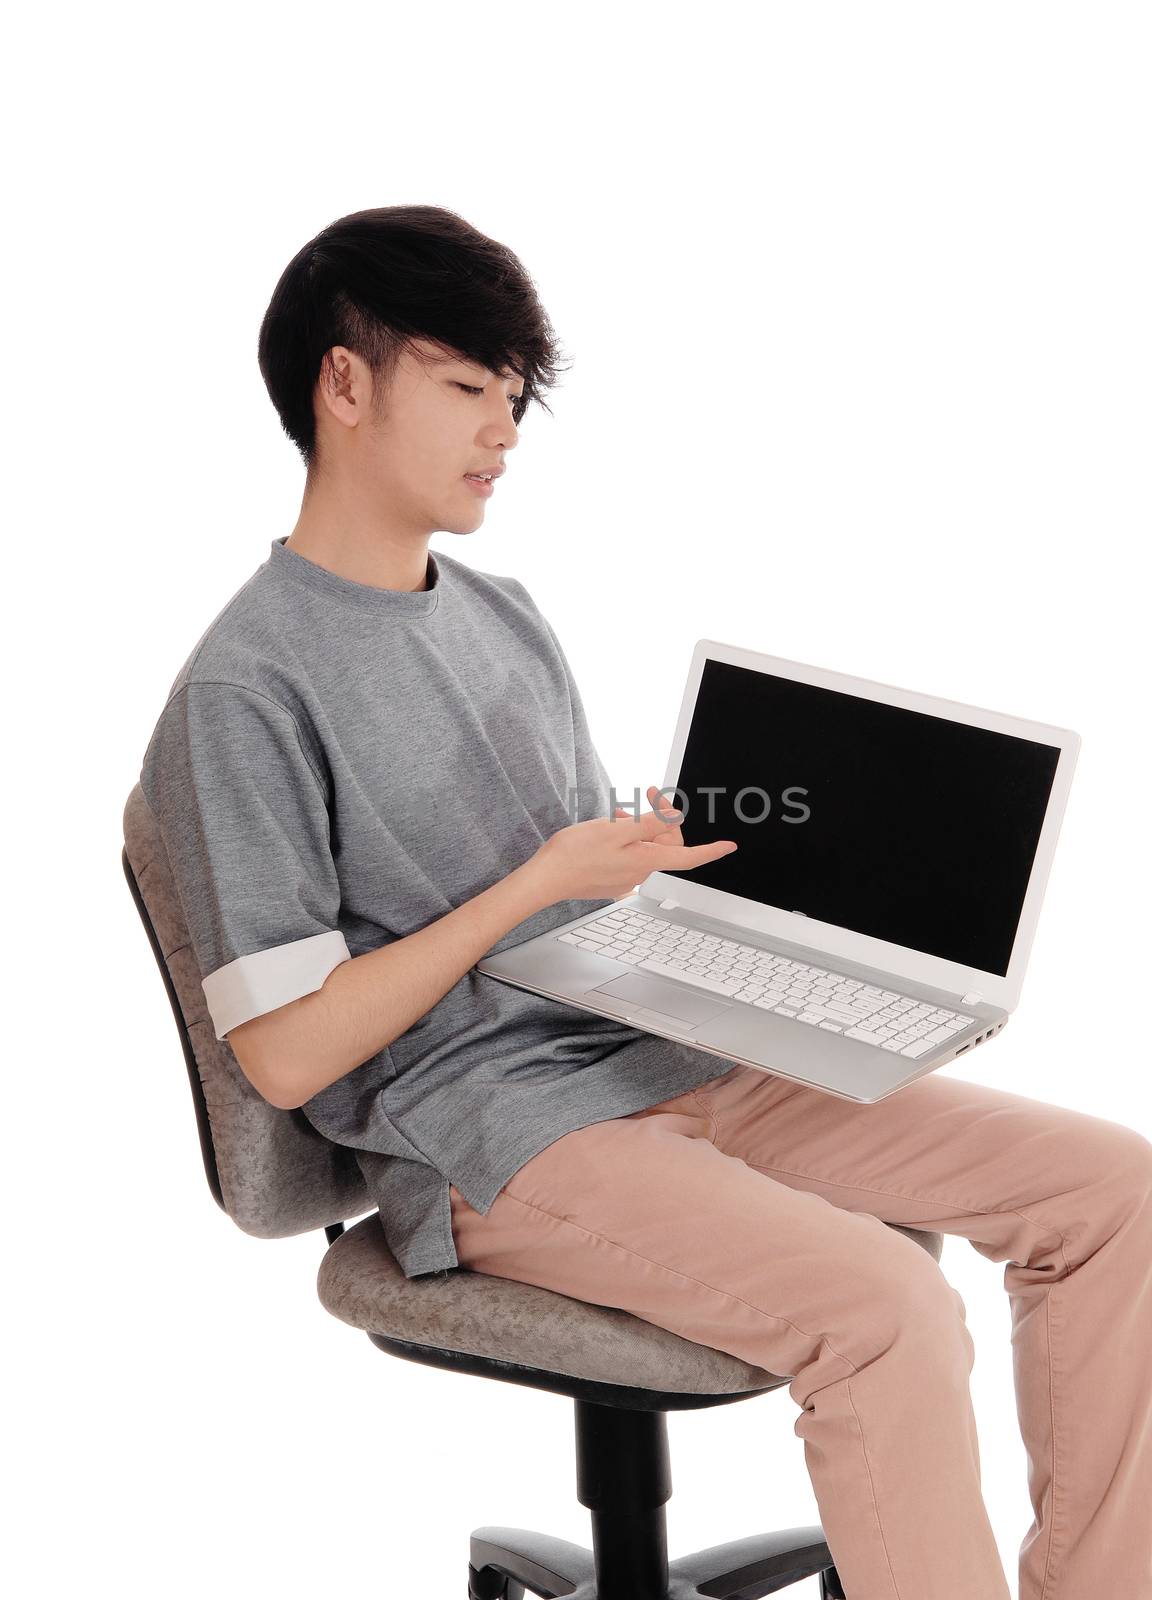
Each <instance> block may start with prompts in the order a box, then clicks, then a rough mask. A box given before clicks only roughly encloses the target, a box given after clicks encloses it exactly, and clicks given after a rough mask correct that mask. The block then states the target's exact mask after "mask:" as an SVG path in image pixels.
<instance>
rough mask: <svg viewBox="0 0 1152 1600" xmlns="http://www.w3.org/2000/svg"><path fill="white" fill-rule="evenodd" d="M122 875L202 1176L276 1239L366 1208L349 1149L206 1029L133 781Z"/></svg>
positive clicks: (257, 1230) (247, 1220)
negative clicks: (167, 1019) (159, 983)
mask: <svg viewBox="0 0 1152 1600" xmlns="http://www.w3.org/2000/svg"><path fill="white" fill-rule="evenodd" d="M122 863H123V867H124V875H125V877H126V878H127V880H128V887H129V889H130V890H131V891H132V898H133V900H134V901H135V902H136V909H137V911H139V913H140V919H141V921H142V922H143V924H144V928H145V931H146V932H147V934H148V940H149V943H150V944H151V946H152V953H153V955H154V956H155V957H156V964H157V966H158V967H159V969H160V973H161V976H162V977H163V979H164V985H165V988H166V989H167V992H168V999H169V1002H170V1003H171V1006H172V1015H173V1016H174V1017H175V1019H176V1025H177V1028H178V1029H179V1032H180V1042H181V1045H182V1046H183V1050H184V1061H185V1064H186V1066H187V1068H188V1078H189V1082H190V1083H191V1086H192V1098H193V1101H194V1102H195V1106H196V1121H197V1125H198V1127H199V1130H200V1147H201V1150H202V1152H203V1155H204V1171H205V1173H206V1175H207V1178H208V1185H209V1187H210V1189H211V1190H212V1193H213V1195H214V1196H215V1198H216V1201H217V1203H218V1204H219V1205H220V1206H221V1208H222V1209H223V1210H224V1211H226V1212H227V1213H228V1215H229V1216H230V1217H231V1218H232V1221H233V1222H235V1223H236V1225H237V1227H239V1228H242V1229H243V1230H244V1232H245V1233H250V1234H254V1235H256V1236H257V1237H258V1238H262V1239H282V1238H285V1237H287V1236H288V1235H290V1234H297V1233H307V1232H310V1231H311V1230H313V1229H315V1228H325V1227H329V1226H332V1225H333V1224H336V1223H340V1222H344V1221H345V1220H346V1219H347V1218H349V1217H358V1216H360V1215H361V1214H362V1213H363V1212H366V1211H370V1210H372V1209H373V1201H372V1200H371V1199H370V1197H369V1194H368V1190H367V1186H366V1185H365V1182H364V1177H363V1174H362V1173H361V1171H360V1168H359V1166H358V1165H357V1163H356V1158H355V1156H354V1154H353V1153H352V1151H351V1150H349V1149H347V1148H346V1147H345V1146H343V1145H338V1144H334V1143H333V1142H332V1140H330V1139H326V1138H325V1137H324V1136H323V1134H321V1133H318V1132H317V1130H316V1129H315V1128H313V1126H312V1124H311V1123H310V1122H309V1121H308V1119H307V1117H305V1116H304V1114H303V1112H302V1111H299V1110H295V1111H281V1110H280V1109H279V1108H278V1107H276V1106H273V1105H271V1104H269V1102H268V1101H267V1100H265V1099H264V1097H263V1095H261V1094H258V1093H257V1092H256V1090H255V1089H254V1088H253V1087H252V1085H251V1084H250V1083H249V1081H248V1079H247V1078H246V1077H245V1076H244V1074H243V1072H242V1071H241V1070H240V1065H239V1063H238V1062H237V1060H236V1057H235V1056H234V1055H233V1054H232V1050H231V1047H230V1046H229V1044H228V1043H227V1041H226V1040H220V1039H217V1037H216V1030H215V1028H214V1027H213V1026H212V1019H211V1017H210V1016H209V1014H208V1006H207V1002H206V1001H205V998H204V990H203V988H202V987H201V981H200V971H199V968H198V966H197V964H196V960H195V958H194V956H193V953H192V946H191V944H190V942H189V938H188V927H187V922H186V920H185V916H184V909H183V907H182V905H181V903H180V897H179V893H178V891H177V889H176V884H175V881H174V879H173V877H172V868H171V866H170V864H169V861H168V852H167V851H166V850H165V848H164V840H163V838H162V837H161V834H160V829H159V827H158V825H157V823H156V819H155V817H154V816H153V815H152V812H151V809H150V808H149V805H148V802H147V800H146V799H145V798H144V791H143V790H142V789H141V787H140V785H139V783H137V784H136V786H135V788H134V789H133V790H132V792H131V794H130V795H129V796H128V800H127V803H126V805H125V807H124V850H123V853H122Z"/></svg>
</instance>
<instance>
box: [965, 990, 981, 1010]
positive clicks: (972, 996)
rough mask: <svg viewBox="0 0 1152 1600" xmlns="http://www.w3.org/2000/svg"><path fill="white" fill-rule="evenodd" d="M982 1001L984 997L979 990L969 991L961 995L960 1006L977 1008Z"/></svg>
mask: <svg viewBox="0 0 1152 1600" xmlns="http://www.w3.org/2000/svg"><path fill="white" fill-rule="evenodd" d="M983 999H984V996H983V995H982V994H981V993H980V990H979V989H969V991H968V993H967V994H965V995H961V997H960V1004H961V1005H962V1006H978V1005H979V1004H980V1003H981V1001H982V1000H983Z"/></svg>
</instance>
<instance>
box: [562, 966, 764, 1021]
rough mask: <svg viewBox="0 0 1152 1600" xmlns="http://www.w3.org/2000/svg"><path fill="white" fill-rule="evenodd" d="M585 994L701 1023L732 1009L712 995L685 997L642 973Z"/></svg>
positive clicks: (662, 981) (677, 990)
mask: <svg viewBox="0 0 1152 1600" xmlns="http://www.w3.org/2000/svg"><path fill="white" fill-rule="evenodd" d="M585 993H587V994H599V993H603V994H610V995H618V996H619V998H620V999H621V1000H632V1001H635V1003H636V1004H637V1005H638V1006H646V1007H647V1008H648V1010H649V1011H662V1012H663V1013H664V1015H665V1016H669V1017H679V1018H680V1019H681V1020H682V1021H684V1022H704V1021H706V1019H707V1018H708V1017H714V1016H716V1015H717V1014H718V1013H719V1012H721V1011H730V1010H731V1009H732V1008H731V1006H730V1005H728V1003H727V1002H726V1001H724V1000H721V999H718V998H715V997H714V996H712V995H710V994H709V995H705V994H702V995H695V994H689V993H688V991H687V990H686V989H680V988H677V986H676V985H675V984H674V983H665V981H664V979H663V978H657V977H650V976H649V975H648V974H647V973H644V972H630V973H629V974H628V975H627V977H624V978H613V979H612V981H611V982H610V983H601V984H597V986H596V988H594V989H588V990H586V991H585Z"/></svg>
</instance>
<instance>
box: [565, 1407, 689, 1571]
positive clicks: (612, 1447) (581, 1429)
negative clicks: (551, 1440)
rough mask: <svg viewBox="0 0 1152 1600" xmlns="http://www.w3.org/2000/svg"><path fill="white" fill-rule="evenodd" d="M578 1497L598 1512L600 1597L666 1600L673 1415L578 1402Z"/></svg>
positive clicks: (594, 1531)
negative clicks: (667, 1503)
mask: <svg viewBox="0 0 1152 1600" xmlns="http://www.w3.org/2000/svg"><path fill="white" fill-rule="evenodd" d="M575 1405H576V1494H577V1498H578V1499H579V1501H580V1503H581V1505H585V1506H587V1507H588V1509H589V1510H590V1511H591V1513H592V1552H593V1556H594V1559H595V1567H596V1596H597V1600H666V1597H667V1594H668V1538H667V1522H666V1518H665V1514H664V1503H665V1501H666V1500H668V1499H670V1498H671V1495H672V1471H671V1466H670V1463H669V1457H668V1419H667V1417H666V1415H665V1413H664V1412H663V1411H629V1410H626V1409H624V1408H623V1407H620V1406H605V1405H597V1404H596V1403H594V1402H592V1401H589V1400H577V1401H576V1402H575Z"/></svg>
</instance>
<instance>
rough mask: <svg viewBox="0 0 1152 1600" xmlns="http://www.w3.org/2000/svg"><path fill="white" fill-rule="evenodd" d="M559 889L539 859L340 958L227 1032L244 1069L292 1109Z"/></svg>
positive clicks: (435, 997)
mask: <svg viewBox="0 0 1152 1600" xmlns="http://www.w3.org/2000/svg"><path fill="white" fill-rule="evenodd" d="M554 899H555V896H554V895H553V894H552V893H551V891H550V890H549V888H548V887H547V885H546V883H545V880H544V878H543V875H542V874H541V873H540V872H539V870H538V867H537V862H536V860H535V858H532V859H530V860H528V861H526V862H525V863H524V864H523V865H522V866H519V867H517V868H515V869H514V871H512V872H510V873H509V874H508V875H507V877H505V878H501V879H500V881H499V882H498V883H494V884H492V886H491V887H490V888H488V889H485V890H484V891H483V892H482V893H480V894H478V895H476V896H474V897H473V898H472V899H471V900H466V901H465V902H464V904H463V905H461V906H457V907H456V909H455V910H454V911H449V912H447V913H446V914H445V915H444V916H442V917H438V918H437V920H436V921H435V922H430V923H429V924H428V926H427V927H426V928H420V929H418V930H417V932H415V933H410V934H408V935H407V937H406V938H403V939H394V940H393V941H392V943H391V944H386V945H383V946H382V947H381V948H380V949H379V950H369V951H368V952H367V953H366V954H365V955H362V956H354V957H353V958H352V959H351V960H347V961H342V962H341V963H340V965H339V966H338V967H336V968H335V969H334V970H333V971H332V972H331V973H330V974H329V975H328V977H327V978H326V979H325V980H324V984H323V986H322V987H321V988H319V989H317V990H315V991H314V992H313V993H312V994H306V995H302V996H301V997H300V999H298V1000H293V1001H292V1002H291V1003H290V1004H289V1005H286V1006H279V1007H278V1008H277V1009H276V1010H275V1011H268V1012H265V1013H264V1014H263V1015H261V1016H258V1017H253V1018H252V1019H251V1020H250V1021H248V1022H242V1023H241V1024H240V1025H239V1026H238V1027H235V1028H232V1029H231V1030H230V1032H229V1033H228V1035H227V1038H228V1043H229V1044H230V1045H231V1046H232V1051H233V1054H234V1055H235V1057H236V1060H237V1061H238V1062H239V1063H240V1067H241V1070H242V1071H243V1073H244V1076H245V1077H246V1078H247V1079H248V1080H249V1082H250V1083H251V1084H252V1085H253V1087H254V1088H255V1089H257V1090H258V1091H259V1093H260V1094H261V1095H263V1097H264V1099H265V1100H267V1101H268V1102H269V1103H270V1104H271V1105H274V1106H279V1107H280V1109H281V1110H283V1111H290V1110H292V1109H293V1108H295V1107H297V1106H301V1105H303V1104H304V1102H305V1101H306V1100H310V1099H311V1098H312V1096H313V1095H315V1094H319V1093H320V1091H321V1089H326V1088H328V1086H329V1084H332V1083H335V1082H336V1080H337V1079H338V1078H343V1077H344V1076H345V1075H346V1074H347V1073H349V1072H352V1071H354V1070H355V1068H356V1067H358V1066H361V1065H362V1064H363V1063H364V1062H365V1061H368V1060H370V1059H371V1058H372V1057H373V1056H374V1055H376V1054H378V1052H379V1051H381V1050H383V1049H384V1048H385V1046H386V1045H389V1044H391V1043H392V1041H393V1040H394V1039H398V1038H399V1037H400V1035H401V1034H402V1033H405V1032H406V1031H407V1030H408V1029H409V1028H410V1027H411V1026H412V1024H413V1023H414V1022H416V1021H418V1020H419V1019H420V1018H421V1017H422V1016H424V1015H425V1014H426V1013H427V1012H429V1011H431V1009H432V1007H433V1006H434V1005H435V1004H436V1003H437V1001H439V1000H441V999H442V998H443V996H444V995H446V994H447V993H448V990H449V989H451V988H452V986H453V984H456V983H458V982H459V981H460V979H461V978H462V977H463V976H464V974H465V973H466V972H467V971H468V970H469V969H470V968H471V967H473V966H475V964H476V962H477V961H479V960H480V958H481V957H482V956H483V955H485V954H486V952H487V951H488V950H490V949H491V947H492V946H493V945H494V944H496V943H497V942H498V941H499V940H500V939H502V938H503V937H504V935H505V934H506V933H509V932H510V931H511V930H512V929H513V928H514V927H516V925H517V924H518V923H520V922H523V921H524V920H525V918H527V917H530V916H533V915H534V914H535V913H536V912H537V911H541V910H543V908H544V907H545V906H548V905H551V904H552V903H553V901H554Z"/></svg>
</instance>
